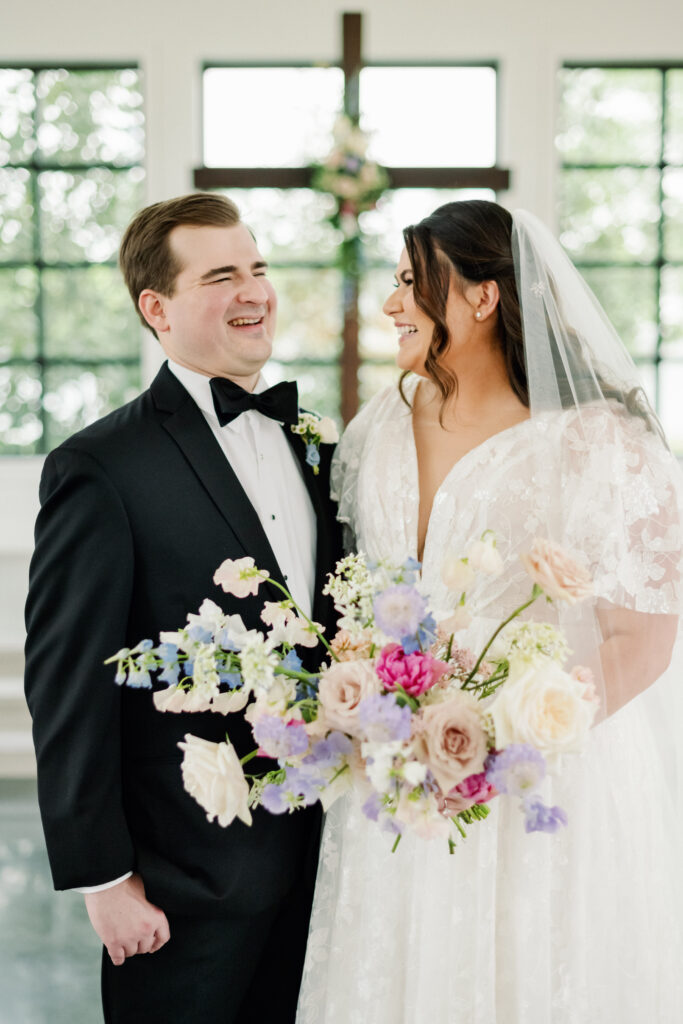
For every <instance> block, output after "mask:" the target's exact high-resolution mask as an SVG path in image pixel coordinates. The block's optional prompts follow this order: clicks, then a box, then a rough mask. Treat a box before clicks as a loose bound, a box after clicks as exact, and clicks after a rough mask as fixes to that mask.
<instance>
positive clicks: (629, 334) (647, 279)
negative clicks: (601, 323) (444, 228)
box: [580, 267, 657, 356]
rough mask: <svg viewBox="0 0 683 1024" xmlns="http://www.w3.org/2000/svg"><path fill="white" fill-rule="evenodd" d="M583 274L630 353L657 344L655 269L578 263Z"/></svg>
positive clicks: (646, 351) (651, 351)
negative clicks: (581, 264)
mask: <svg viewBox="0 0 683 1024" xmlns="http://www.w3.org/2000/svg"><path fill="white" fill-rule="evenodd" d="M580 270H581V273H582V275H583V277H584V278H585V279H586V282H587V284H588V285H589V286H590V287H591V288H592V289H593V291H594V292H595V294H596V296H597V298H598V301H599V302H600V304H601V306H602V307H603V308H604V310H605V312H606V313H607V315H608V317H609V318H610V320H611V321H612V323H613V324H614V327H615V328H616V331H617V333H618V335H619V337H620V338H621V340H622V341H623V342H624V344H625V345H626V347H627V349H628V350H629V352H630V353H631V355H633V356H641V355H643V356H654V354H655V350H656V347H657V273H656V271H655V269H654V268H653V267H642V268H641V267H581V268H580Z"/></svg>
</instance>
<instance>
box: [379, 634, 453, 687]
mask: <svg viewBox="0 0 683 1024" xmlns="http://www.w3.org/2000/svg"><path fill="white" fill-rule="evenodd" d="M375 671H376V672H377V675H378V676H379V678H380V679H381V680H382V682H383V683H384V687H385V689H387V690H395V689H396V687H397V686H402V687H403V689H404V690H405V691H406V693H409V694H410V695H411V697H419V696H420V694H422V693H424V692H425V691H426V690H429V689H430V687H432V686H434V683H436V682H438V681H439V679H441V676H442V675H444V673H445V672H448V665H446V663H445V662H443V661H439V660H438V659H437V658H435V657H433V655H431V654H429V653H423V652H422V651H415V652H414V653H413V654H406V653H405V652H404V650H403V648H402V647H401V645H400V644H387V646H386V647H385V648H384V649H383V650H382V653H381V654H380V656H379V658H378V659H377V665H376V666H375Z"/></svg>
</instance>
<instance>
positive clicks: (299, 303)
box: [269, 268, 342, 360]
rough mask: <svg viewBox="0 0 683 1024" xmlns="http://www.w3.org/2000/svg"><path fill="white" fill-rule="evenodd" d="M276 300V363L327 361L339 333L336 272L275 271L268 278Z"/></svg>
mask: <svg viewBox="0 0 683 1024" xmlns="http://www.w3.org/2000/svg"><path fill="white" fill-rule="evenodd" d="M269 277H270V279H271V281H272V282H273V286H274V287H275V291H276V292H277V297H278V314H277V334H276V340H275V346H274V354H275V358H276V359H286V360H290V359H301V358H307V359H331V360H334V359H336V358H337V357H338V355H339V349H340V347H341V333H342V310H341V300H340V296H341V288H342V277H341V273H340V272H339V271H338V270H313V269H308V268H303V269H292V270H285V269H276V270H272V271H271V272H270V274H269Z"/></svg>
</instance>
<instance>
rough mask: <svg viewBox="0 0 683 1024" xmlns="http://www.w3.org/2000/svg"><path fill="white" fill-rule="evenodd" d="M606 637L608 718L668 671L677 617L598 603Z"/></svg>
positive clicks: (604, 666)
mask: <svg viewBox="0 0 683 1024" xmlns="http://www.w3.org/2000/svg"><path fill="white" fill-rule="evenodd" d="M596 613H597V619H598V623H599V625H600V630H601V633H602V636H603V642H602V644H601V645H600V668H601V671H602V677H603V679H604V680H605V701H606V714H607V715H611V714H614V712H615V711H618V710H619V708H620V707H623V705H624V704H626V703H628V701H630V700H632V699H633V698H634V697H636V696H637V695H638V694H639V693H641V692H642V691H643V690H646V689H647V687H648V686H651V684H652V683H654V682H655V680H657V679H658V678H659V677H660V676H661V675H662V673H663V672H665V671H666V669H667V668H668V666H669V664H670V662H671V655H672V651H673V646H674V642H675V639H676V633H677V629H678V616H677V615H657V614H649V613H646V612H636V611H632V610H631V609H629V608H618V607H617V606H616V605H612V604H608V603H607V602H606V601H601V602H598V606H597V609H596Z"/></svg>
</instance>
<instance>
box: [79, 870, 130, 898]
mask: <svg viewBox="0 0 683 1024" xmlns="http://www.w3.org/2000/svg"><path fill="white" fill-rule="evenodd" d="M132 874H133V872H132V871H127V872H126V874H125V875H121V877H120V878H115V879H114V881H113V882H103V883H102V885H84V886H81V888H79V889H72V890H71V891H72V892H81V893H83V894H84V895H85V894H87V893H89V892H104V890H105V889H111V888H112V887H113V886H115V885H118V884H119V882H125V880H126V879H127V878H130V876H131V875H132Z"/></svg>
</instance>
